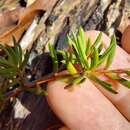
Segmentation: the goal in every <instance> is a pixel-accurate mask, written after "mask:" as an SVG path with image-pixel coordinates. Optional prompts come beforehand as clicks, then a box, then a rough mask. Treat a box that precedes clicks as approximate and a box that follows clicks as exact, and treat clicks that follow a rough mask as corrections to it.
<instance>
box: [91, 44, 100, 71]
mask: <svg viewBox="0 0 130 130" xmlns="http://www.w3.org/2000/svg"><path fill="white" fill-rule="evenodd" d="M98 61H99V54H98V50H97V49H96V48H95V47H94V51H93V55H92V62H91V69H95V68H96V67H97V64H98Z"/></svg>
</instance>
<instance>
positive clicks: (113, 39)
mask: <svg viewBox="0 0 130 130" xmlns="http://www.w3.org/2000/svg"><path fill="white" fill-rule="evenodd" d="M111 44H113V48H112V49H111V52H110V54H109V56H108V59H107V63H106V69H107V68H109V67H110V66H111V64H112V62H113V59H114V56H115V52H116V37H115V35H113V36H112V39H111Z"/></svg>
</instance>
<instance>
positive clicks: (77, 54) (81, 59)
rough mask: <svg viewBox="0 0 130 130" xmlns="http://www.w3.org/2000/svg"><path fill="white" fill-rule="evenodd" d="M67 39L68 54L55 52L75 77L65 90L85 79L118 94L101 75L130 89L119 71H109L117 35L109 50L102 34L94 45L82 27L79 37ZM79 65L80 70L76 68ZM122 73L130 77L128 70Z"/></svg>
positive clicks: (113, 38)
mask: <svg viewBox="0 0 130 130" xmlns="http://www.w3.org/2000/svg"><path fill="white" fill-rule="evenodd" d="M67 38H68V44H69V50H68V51H67V52H66V51H63V50H59V51H58V52H57V51H55V50H54V52H53V53H55V54H57V53H59V52H60V54H61V55H62V56H63V60H62V63H63V64H64V65H65V66H66V69H67V70H68V72H69V73H70V75H71V76H72V77H73V80H71V78H70V77H68V79H69V78H70V82H68V85H67V86H66V87H65V88H69V87H71V86H72V85H74V84H79V83H81V82H82V81H84V79H85V78H89V79H90V80H92V81H94V82H95V83H97V84H99V85H101V86H102V87H104V88H105V89H107V90H108V91H110V92H112V93H114V94H117V92H116V90H114V88H113V87H112V84H110V83H108V82H107V81H104V80H101V79H99V78H98V76H99V75H100V76H104V75H105V76H106V77H107V78H109V79H112V80H114V81H116V82H118V83H120V84H122V85H124V86H126V87H128V88H130V81H128V80H127V79H124V78H122V77H120V76H119V73H118V71H111V70H109V67H110V66H111V64H112V62H113V59H114V55H115V51H116V37H115V35H113V36H112V38H111V42H110V45H109V47H108V48H107V49H105V48H104V45H103V42H102V33H99V35H98V36H97V38H96V40H95V42H94V43H92V42H91V39H90V38H88V40H87V39H86V36H85V32H84V31H83V29H82V28H81V27H80V28H79V31H78V34H77V35H76V34H75V33H73V32H72V36H71V37H70V36H67ZM50 52H51V49H50ZM52 59H53V57H52ZM77 64H78V68H79V69H77V67H76V65H77ZM101 65H104V69H103V70H102V71H100V66H101ZM79 70H80V71H79ZM108 73H109V74H108ZM122 73H124V74H126V75H127V76H129V75H130V71H128V70H122ZM81 74H82V75H83V77H82V76H81ZM67 81H69V80H67Z"/></svg>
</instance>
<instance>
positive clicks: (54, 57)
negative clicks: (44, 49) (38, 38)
mask: <svg viewBox="0 0 130 130" xmlns="http://www.w3.org/2000/svg"><path fill="white" fill-rule="evenodd" d="M49 50H50V55H51V57H52V62H53V71H54V72H58V59H57V54H56V51H55V49H54V46H53V45H51V44H49Z"/></svg>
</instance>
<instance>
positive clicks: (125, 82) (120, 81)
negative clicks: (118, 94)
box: [106, 73, 130, 88]
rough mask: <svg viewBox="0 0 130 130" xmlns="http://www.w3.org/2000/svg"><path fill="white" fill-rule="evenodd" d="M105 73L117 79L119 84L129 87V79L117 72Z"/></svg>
mask: <svg viewBox="0 0 130 130" xmlns="http://www.w3.org/2000/svg"><path fill="white" fill-rule="evenodd" d="M106 75H107V76H108V77H109V78H111V79H113V80H116V81H118V82H119V83H120V84H122V85H124V86H126V87H128V88H130V81H129V80H126V79H124V78H122V77H120V76H119V75H118V74H117V73H106Z"/></svg>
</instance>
